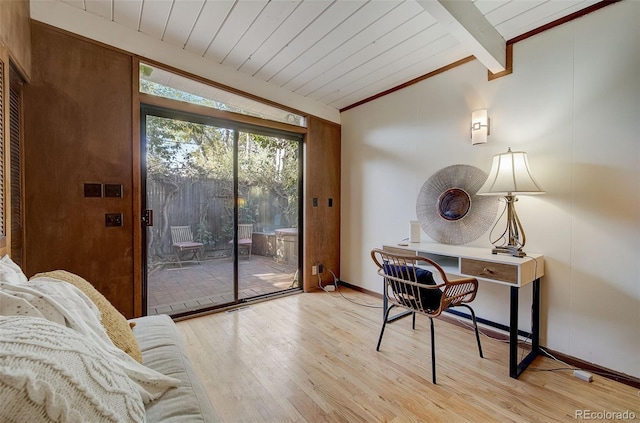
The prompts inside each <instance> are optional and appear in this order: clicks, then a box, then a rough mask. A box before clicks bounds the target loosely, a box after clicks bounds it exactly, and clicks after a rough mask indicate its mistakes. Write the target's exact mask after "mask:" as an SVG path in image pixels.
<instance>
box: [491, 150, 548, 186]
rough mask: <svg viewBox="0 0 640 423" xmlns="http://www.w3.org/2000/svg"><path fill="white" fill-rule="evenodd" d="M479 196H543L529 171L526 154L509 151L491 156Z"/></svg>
mask: <svg viewBox="0 0 640 423" xmlns="http://www.w3.org/2000/svg"><path fill="white" fill-rule="evenodd" d="M478 194H479V195H512V194H544V190H543V189H542V188H541V187H540V185H538V183H537V182H536V180H535V179H534V178H533V175H532V174H531V170H530V169H529V161H528V160H527V153H525V152H524V151H511V149H509V150H508V151H507V152H506V153H502V154H496V155H495V156H493V163H492V164H491V171H490V172H489V177H488V178H487V181H486V182H485V183H484V185H482V187H480V189H479V190H478Z"/></svg>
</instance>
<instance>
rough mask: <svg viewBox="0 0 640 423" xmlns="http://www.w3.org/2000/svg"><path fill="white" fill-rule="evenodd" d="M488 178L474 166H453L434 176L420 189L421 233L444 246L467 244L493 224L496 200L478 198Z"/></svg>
mask: <svg viewBox="0 0 640 423" xmlns="http://www.w3.org/2000/svg"><path fill="white" fill-rule="evenodd" d="M486 179H487V174H486V173H484V172H483V171H482V170H480V169H478V168H477V167H475V166H471V165H453V166H448V167H445V168H444V169H441V170H439V171H438V172H436V173H434V174H433V175H432V176H431V177H430V178H429V179H427V181H426V182H425V183H424V185H422V188H421V189H420V193H419V194H418V200H417V202H416V214H417V216H418V221H419V222H420V226H421V227H422V230H423V231H425V233H426V234H427V235H429V236H430V237H431V238H433V239H434V240H435V241H437V242H441V243H443V244H455V245H460V244H466V243H468V242H471V241H474V240H476V239H478V238H479V237H480V236H481V235H482V234H484V233H486V232H487V231H488V230H489V228H490V227H491V225H492V224H493V222H494V220H495V217H496V213H497V211H498V197H496V196H493V195H477V192H478V190H479V189H480V187H481V186H482V184H484V182H485V180H486Z"/></svg>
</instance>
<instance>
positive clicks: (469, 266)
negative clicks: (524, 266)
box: [460, 258, 518, 285]
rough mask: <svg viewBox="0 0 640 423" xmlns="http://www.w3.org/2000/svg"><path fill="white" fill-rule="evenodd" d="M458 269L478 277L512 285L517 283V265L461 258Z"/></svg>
mask: <svg viewBox="0 0 640 423" xmlns="http://www.w3.org/2000/svg"><path fill="white" fill-rule="evenodd" d="M460 271H461V272H462V273H464V274H465V275H470V276H476V277H478V278H485V279H493V280H496V281H502V282H508V283H512V284H514V285H517V284H518V266H516V265H512V264H503V263H492V262H487V261H481V260H472V259H467V258H463V259H461V261H460Z"/></svg>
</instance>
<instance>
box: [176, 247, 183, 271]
mask: <svg viewBox="0 0 640 423" xmlns="http://www.w3.org/2000/svg"><path fill="white" fill-rule="evenodd" d="M176 261H177V262H178V265H179V266H180V267H182V261H181V260H180V250H179V249H176Z"/></svg>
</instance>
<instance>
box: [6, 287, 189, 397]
mask: <svg viewBox="0 0 640 423" xmlns="http://www.w3.org/2000/svg"><path fill="white" fill-rule="evenodd" d="M0 315H3V316H25V315H26V316H35V317H43V318H46V319H48V320H50V321H54V322H58V323H62V324H64V325H65V326H67V327H69V328H71V329H74V330H75V331H76V332H78V333H79V334H81V335H82V336H83V337H84V339H85V342H87V343H92V344H95V346H96V347H97V348H100V349H101V350H103V351H104V352H105V353H106V354H107V355H108V356H109V357H110V358H111V359H112V360H113V362H114V363H115V364H116V365H117V366H119V367H120V368H121V369H122V371H124V372H125V374H126V375H127V376H128V377H129V378H130V379H131V380H132V381H133V382H134V383H135V384H136V386H137V388H138V391H139V393H140V395H141V397H142V400H143V401H144V403H145V404H146V403H148V402H149V401H151V400H153V399H156V398H158V397H159V396H160V395H162V393H163V392H164V391H166V390H167V389H168V388H171V387H175V386H178V384H179V383H180V381H179V380H178V379H175V378H172V377H169V376H165V375H163V374H161V373H158V372H156V371H155V370H152V369H150V368H148V367H146V366H144V365H142V364H140V363H138V362H137V361H136V360H134V359H133V358H131V357H130V356H129V355H128V354H127V353H125V352H124V351H122V350H121V349H119V348H118V347H116V346H115V345H113V342H111V339H109V336H108V335H107V333H106V331H105V330H104V328H103V326H102V324H101V323H100V319H99V312H98V310H97V308H96V307H95V305H94V304H93V303H92V301H91V300H90V299H89V298H88V297H87V296H86V295H84V293H82V292H81V291H80V290H79V289H77V288H76V287H75V286H73V285H71V284H69V283H66V282H63V281H59V280H57V279H51V278H38V279H34V280H32V281H30V282H28V283H6V282H0Z"/></svg>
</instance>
